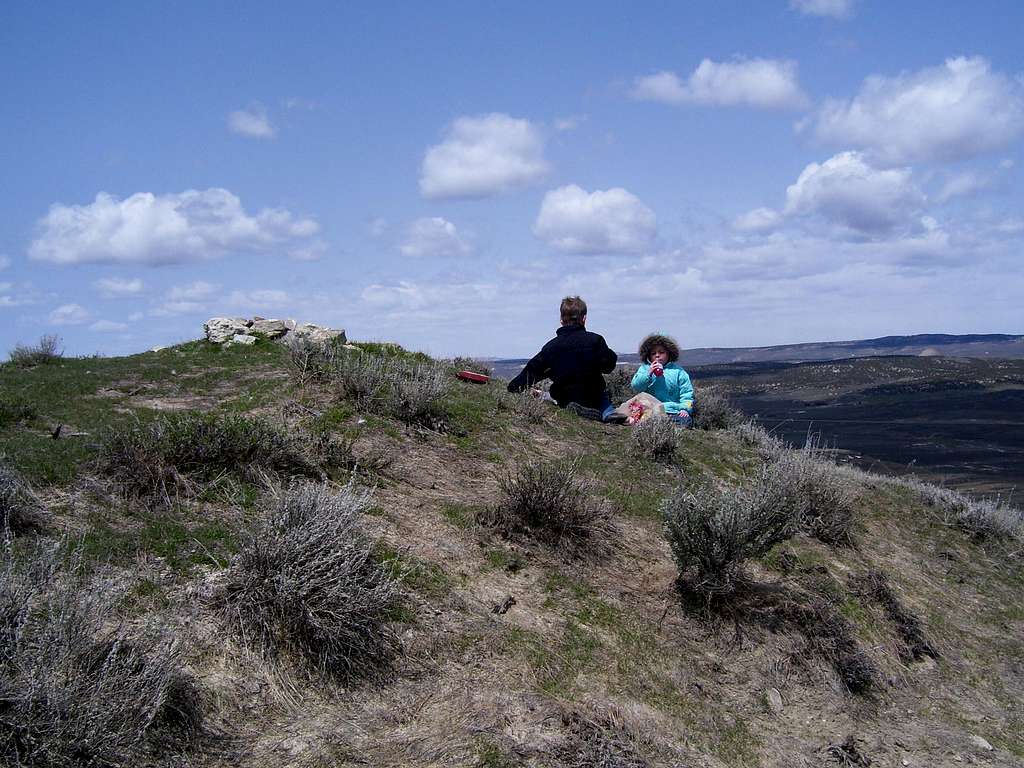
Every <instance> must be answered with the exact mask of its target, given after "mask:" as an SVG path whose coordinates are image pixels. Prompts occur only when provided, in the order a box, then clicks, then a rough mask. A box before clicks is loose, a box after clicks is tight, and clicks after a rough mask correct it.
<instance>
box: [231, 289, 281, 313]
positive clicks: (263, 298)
mask: <svg viewBox="0 0 1024 768" xmlns="http://www.w3.org/2000/svg"><path fill="white" fill-rule="evenodd" d="M291 300H292V297H291V296H290V295H289V294H288V293H287V292H286V291H281V290H277V289H274V288H261V289H254V290H248V291H232V292H231V293H230V295H229V296H228V298H227V304H228V306H231V307H236V308H238V309H254V310H259V309H265V308H267V309H269V308H271V307H275V308H276V307H283V306H285V305H287V304H288V303H290V302H291Z"/></svg>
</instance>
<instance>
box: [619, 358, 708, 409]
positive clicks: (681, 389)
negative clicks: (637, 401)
mask: <svg viewBox="0 0 1024 768" xmlns="http://www.w3.org/2000/svg"><path fill="white" fill-rule="evenodd" d="M630 386H631V387H633V391H634V392H648V393H650V394H652V395H654V396H655V397H656V398H658V399H659V400H661V402H662V403H664V404H665V413H679V412H680V411H686V412H687V413H690V412H692V411H693V384H691V383H690V374H688V373H687V372H686V371H684V370H683V369H682V368H680V367H679V366H678V365H676V364H675V363H669V364H668V365H666V366H665V375H664V376H655V375H654V374H653V373H651V366H650V364H649V363H644V364H643V365H641V366H640V370H638V371H637V372H636V375H635V376H634V377H633V381H631V382H630Z"/></svg>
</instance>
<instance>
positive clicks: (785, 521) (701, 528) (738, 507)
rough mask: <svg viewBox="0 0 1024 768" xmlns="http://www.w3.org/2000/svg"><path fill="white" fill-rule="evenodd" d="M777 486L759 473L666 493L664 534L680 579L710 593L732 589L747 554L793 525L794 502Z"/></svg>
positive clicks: (781, 538)
mask: <svg viewBox="0 0 1024 768" xmlns="http://www.w3.org/2000/svg"><path fill="white" fill-rule="evenodd" d="M780 490H781V489H780V488H779V486H778V485H777V484H775V483H773V482H771V479H770V476H769V475H768V474H767V473H766V472H762V473H761V475H760V477H759V478H758V479H757V480H756V481H754V482H748V483H745V484H743V485H740V486H727V487H725V488H719V487H717V486H715V485H712V484H711V483H707V482H700V483H697V484H695V485H693V486H692V487H689V488H680V489H678V490H677V491H676V492H675V493H674V494H672V495H670V496H669V497H668V498H667V499H666V500H665V502H664V503H663V505H662V511H663V514H664V518H665V535H666V537H667V538H668V541H669V545H670V546H671V548H672V555H673V557H674V558H675V561H676V565H677V566H678V568H679V575H680V579H681V583H687V584H688V585H689V586H690V587H692V588H693V589H694V590H696V591H697V592H699V593H701V594H705V595H709V596H710V595H715V594H723V593H729V592H732V591H734V589H735V588H736V586H737V583H738V582H739V581H740V580H741V577H742V568H743V563H744V561H745V560H746V559H748V558H751V557H759V556H761V555H763V554H765V553H766V552H768V550H770V549H771V548H772V547H773V546H775V545H776V544H778V543H779V542H781V541H785V540H786V539H788V538H790V537H791V536H792V535H793V533H794V532H795V530H796V525H797V518H796V516H795V515H794V513H793V508H792V504H790V503H788V501H787V499H786V498H784V497H783V496H781V495H780ZM688 574H692V576H688Z"/></svg>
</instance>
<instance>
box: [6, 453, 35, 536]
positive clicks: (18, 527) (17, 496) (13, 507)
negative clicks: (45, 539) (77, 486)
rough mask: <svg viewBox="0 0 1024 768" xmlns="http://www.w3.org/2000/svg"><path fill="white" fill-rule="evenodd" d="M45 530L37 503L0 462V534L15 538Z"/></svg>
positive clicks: (22, 481) (8, 468)
mask: <svg viewBox="0 0 1024 768" xmlns="http://www.w3.org/2000/svg"><path fill="white" fill-rule="evenodd" d="M45 529H46V522H45V519H44V518H43V513H42V510H41V509H40V506H39V503H38V502H37V501H36V500H35V497H33V495H32V493H31V492H30V491H29V488H28V485H26V483H25V481H24V480H22V478H21V476H20V475H18V473H16V472H15V471H14V470H13V469H11V468H10V467H8V466H7V465H6V464H4V463H2V462H0V532H3V531H10V532H11V533H12V534H14V535H15V536H20V535H22V534H25V533H41V532H42V531H44V530H45Z"/></svg>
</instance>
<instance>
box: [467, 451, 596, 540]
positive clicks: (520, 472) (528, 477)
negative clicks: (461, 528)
mask: <svg viewBox="0 0 1024 768" xmlns="http://www.w3.org/2000/svg"><path fill="white" fill-rule="evenodd" d="M498 485H499V487H500V489H501V496H502V498H501V499H500V500H499V502H498V503H497V504H496V505H494V506H492V507H489V508H487V509H485V510H484V511H482V512H481V513H480V514H479V515H478V520H479V521H480V522H482V523H484V524H485V525H490V526H492V527H495V528H497V529H499V530H500V531H501V532H502V533H504V534H505V535H507V536H516V535H526V536H529V537H530V538H533V539H536V540H538V541H541V542H543V543H545V544H548V545H550V546H553V547H561V548H564V549H567V550H569V551H570V552H574V553H580V552H582V551H583V550H584V549H586V550H589V551H591V552H595V551H599V550H601V549H603V548H604V547H605V546H607V541H606V538H607V534H608V532H609V530H610V525H611V524H610V518H609V514H608V511H607V510H606V509H605V508H604V507H603V506H601V505H600V504H597V503H595V502H594V500H593V499H592V498H591V496H590V494H589V493H588V490H587V486H586V484H585V483H584V482H583V480H582V479H581V477H580V465H579V461H578V460H561V461H543V460H541V461H532V462H527V463H525V464H521V465H519V466H517V467H515V468H513V469H510V470H508V471H507V472H505V473H504V474H502V475H501V476H500V477H499V479H498Z"/></svg>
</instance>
